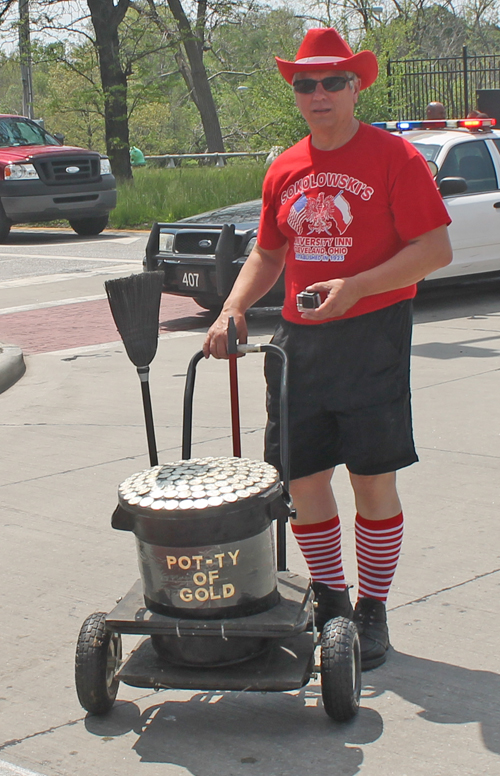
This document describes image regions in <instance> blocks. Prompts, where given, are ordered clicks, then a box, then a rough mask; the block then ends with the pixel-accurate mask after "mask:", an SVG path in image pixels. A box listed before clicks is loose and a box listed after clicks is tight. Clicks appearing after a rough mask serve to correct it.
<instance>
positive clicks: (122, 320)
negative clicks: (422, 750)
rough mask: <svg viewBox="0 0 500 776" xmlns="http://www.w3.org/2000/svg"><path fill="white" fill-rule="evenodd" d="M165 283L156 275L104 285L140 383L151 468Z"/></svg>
mask: <svg viewBox="0 0 500 776" xmlns="http://www.w3.org/2000/svg"><path fill="white" fill-rule="evenodd" d="M163 280H164V273H163V272H161V271H155V272H142V273H141V274H138V275H130V276H129V277H126V278H116V279H115V280H106V281H105V283H104V287H105V289H106V293H107V295H108V301H109V306H110V307H111V313H112V315H113V318H114V321H115V323H116V328H117V329H118V331H119V333H120V336H121V338H122V340H123V344H124V345H125V350H126V351H127V355H128V357H129V358H130V360H131V361H132V363H133V364H134V365H135V366H136V367H137V374H138V375H139V378H140V380H141V390H142V403H143V406H144V418H145V421H146V435H147V440H148V449H149V460H150V462H151V466H157V465H158V453H157V451H156V440H155V432H154V425H153V410H152V406H151V394H150V392H149V364H150V363H151V361H152V360H153V358H154V357H155V355H156V348H157V346H158V328H159V320H160V300H161V292H162V288H163Z"/></svg>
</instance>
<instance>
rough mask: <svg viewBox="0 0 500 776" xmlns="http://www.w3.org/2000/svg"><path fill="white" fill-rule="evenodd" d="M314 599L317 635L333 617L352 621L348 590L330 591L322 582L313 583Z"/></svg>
mask: <svg viewBox="0 0 500 776" xmlns="http://www.w3.org/2000/svg"><path fill="white" fill-rule="evenodd" d="M312 589H313V590H314V599H315V601H316V606H315V611H314V621H315V623H316V628H317V630H318V632H319V633H321V631H322V630H323V628H324V626H325V624H326V623H327V622H328V620H333V618H334V617H347V619H348V620H352V618H353V615H354V609H353V608H352V604H351V600H350V598H349V588H348V587H345V588H344V590H332V588H331V587H328V585H325V584H324V583H323V582H313V583H312Z"/></svg>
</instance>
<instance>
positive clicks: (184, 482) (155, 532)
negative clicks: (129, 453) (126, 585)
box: [112, 458, 288, 619]
mask: <svg viewBox="0 0 500 776" xmlns="http://www.w3.org/2000/svg"><path fill="white" fill-rule="evenodd" d="M232 471H235V472H237V474H236V475H235V476H234V477H233V478H232V479H237V478H238V477H239V476H240V475H239V474H238V472H246V473H247V478H246V480H245V479H244V478H243V475H241V478H243V479H241V481H242V482H247V483H248V482H254V483H255V484H254V485H251V486H248V487H246V488H237V487H235V488H233V489H232V490H230V488H231V487H232V485H231V484H228V485H226V486H223V485H220V482H223V481H224V479H223V478H226V481H227V482H230V480H231V477H230V476H229V474H228V472H232ZM217 477H219V480H217ZM176 478H177V479H176ZM206 480H210V481H212V480H213V481H214V482H215V483H217V482H219V489H222V490H224V487H225V490H226V492H225V493H221V495H219V496H217V497H214V496H212V497H208V498H207V497H205V498H200V499H196V498H195V497H194V496H193V493H194V494H196V492H197V491H196V490H195V489H196V488H198V489H200V488H201V487H202V486H201V485H199V484H196V485H193V484H192V483H193V482H197V483H199V482H200V481H201V482H202V483H203V482H205V481H206ZM172 481H173V483H174V484H175V482H177V483H181V485H179V486H178V488H180V490H179V492H181V493H182V492H185V493H186V492H187V493H190V494H191V496H192V497H191V498H186V499H183V500H179V498H177V499H168V498H167V497H166V496H165V494H166V493H167V494H168V493H169V492H173V490H175V488H172V487H171V485H172ZM165 482H167V485H166V486H165V485H164V483H165ZM141 483H142V486H141ZM210 484H211V483H210ZM210 484H209V486H208V491H207V492H215V490H216V489H215V485H214V486H213V489H212V491H210V489H209V488H210ZM236 484H237V483H236ZM139 486H141V487H139ZM188 486H190V487H191V490H189V489H188ZM205 487H206V486H205ZM169 488H170V489H171V490H170V491H169ZM182 488H186V490H185V491H183V490H182ZM198 492H204V491H201V490H199V491H198ZM131 494H136V495H131ZM238 494H239V495H238ZM205 495H206V494H205ZM226 498H227V499H230V500H224V499H226ZM210 499H211V501H210ZM173 501H175V504H176V505H175V506H172V502H173ZM131 502H132V503H131ZM167 502H170V503H167ZM219 502H220V503H219ZM119 504H120V505H119V507H117V509H116V510H115V513H114V515H113V520H112V524H113V527H114V528H118V529H120V530H127V531H132V532H133V533H134V534H135V536H136V542H137V551H138V558H139V568H140V572H141V577H142V582H143V589H144V599H145V602H146V606H147V607H148V608H149V609H151V610H152V611H155V612H159V613H160V614H166V615H169V616H174V617H182V618H195V619H221V618H232V617H243V616H248V615H251V614H256V613H258V612H262V611H265V610H267V609H270V608H271V607H272V606H275V605H276V604H277V603H278V600H279V594H278V591H277V586H276V561H275V549H274V540H273V532H272V521H273V520H274V519H276V518H278V517H283V516H284V515H286V514H288V505H287V504H286V503H285V500H284V495H283V489H282V486H281V483H280V481H279V477H278V473H277V472H276V470H274V469H273V467H271V466H269V465H268V464H262V463H261V462H252V461H248V460H247V459H239V458H216V459H214V458H206V459H190V460H188V461H178V462H176V463H173V464H165V465H163V466H158V467H155V468H154V469H149V470H147V471H146V472H141V473H139V474H138V475H134V476H133V477H131V478H129V479H128V480H126V481H125V483H123V484H122V485H121V486H120V488H119Z"/></svg>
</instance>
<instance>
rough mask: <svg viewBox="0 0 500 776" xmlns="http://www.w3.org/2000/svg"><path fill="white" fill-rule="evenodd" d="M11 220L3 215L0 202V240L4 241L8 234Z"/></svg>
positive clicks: (3, 211)
mask: <svg viewBox="0 0 500 776" xmlns="http://www.w3.org/2000/svg"><path fill="white" fill-rule="evenodd" d="M11 226H12V221H11V220H10V219H9V218H7V216H6V215H5V210H4V209H3V207H2V205H1V203H0V242H5V240H6V239H7V237H8V236H9V232H10V227H11Z"/></svg>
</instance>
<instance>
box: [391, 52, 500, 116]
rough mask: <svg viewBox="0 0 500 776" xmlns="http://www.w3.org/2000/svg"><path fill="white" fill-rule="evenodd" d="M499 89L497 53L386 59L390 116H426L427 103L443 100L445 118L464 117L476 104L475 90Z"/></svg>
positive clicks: (499, 62)
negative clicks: (387, 60)
mask: <svg viewBox="0 0 500 776" xmlns="http://www.w3.org/2000/svg"><path fill="white" fill-rule="evenodd" d="M498 88H500V54H481V55H476V54H474V55H469V54H468V53H467V46H464V48H463V51H462V56H461V57H435V58H433V59H401V60H392V61H391V60H389V62H388V63H387V89H388V102H389V107H390V110H391V116H392V117H396V115H397V117H398V118H400V119H422V118H425V108H426V106H427V105H428V103H429V102H433V101H437V102H442V103H443V105H444V106H445V107H446V115H447V117H448V118H463V117H464V116H467V114H468V113H469V111H470V110H471V109H472V108H475V107H476V90H477V89H498Z"/></svg>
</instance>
